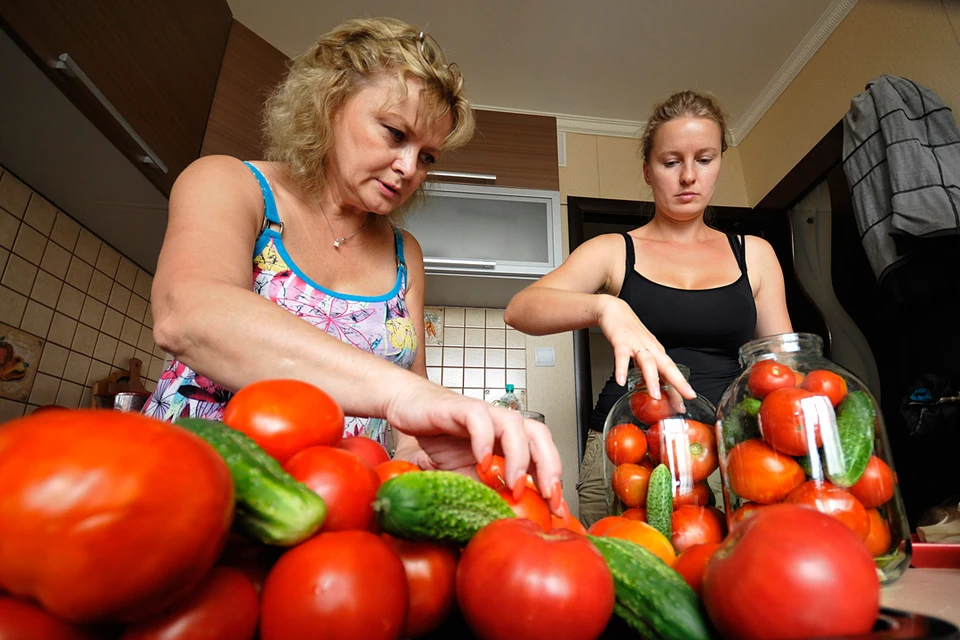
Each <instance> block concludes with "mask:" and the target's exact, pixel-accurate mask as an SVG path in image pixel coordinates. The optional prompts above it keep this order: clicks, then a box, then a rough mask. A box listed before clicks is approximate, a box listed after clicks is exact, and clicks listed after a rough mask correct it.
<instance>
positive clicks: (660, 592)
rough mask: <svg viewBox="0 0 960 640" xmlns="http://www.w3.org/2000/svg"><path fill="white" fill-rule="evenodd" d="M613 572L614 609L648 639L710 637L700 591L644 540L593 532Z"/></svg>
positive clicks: (677, 639) (679, 639)
mask: <svg viewBox="0 0 960 640" xmlns="http://www.w3.org/2000/svg"><path fill="white" fill-rule="evenodd" d="M587 538H588V539H589V540H590V542H592V543H593V546H595V547H596V548H597V549H598V550H599V551H600V553H601V554H602V555H603V559H604V560H606V561H607V567H608V568H609V569H610V573H611V574H612V575H613V585H614V591H615V592H616V602H615V603H614V605H613V611H614V613H616V614H617V615H618V616H619V617H620V618H622V619H623V620H624V622H626V623H627V624H628V625H630V627H632V628H633V629H634V630H636V631H637V632H639V633H640V634H641V635H642V636H643V637H645V638H661V639H663V640H707V639H708V638H710V631H709V627H708V625H707V621H706V620H705V618H704V616H703V613H702V612H701V609H700V601H699V598H697V594H696V593H695V592H694V591H693V589H691V588H690V586H689V585H688V584H687V583H686V582H685V581H684V579H683V578H682V577H680V574H679V573H677V572H676V571H674V570H673V569H672V568H670V567H669V566H667V564H666V563H665V562H664V561H663V560H661V559H660V558H658V557H657V556H655V555H653V554H652V553H650V552H649V551H647V550H646V549H644V548H643V547H641V546H640V545H638V544H636V543H633V542H630V541H629V540H621V539H619V538H601V537H597V536H591V535H588V536H587Z"/></svg>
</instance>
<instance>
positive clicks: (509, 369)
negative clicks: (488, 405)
mask: <svg viewBox="0 0 960 640" xmlns="http://www.w3.org/2000/svg"><path fill="white" fill-rule="evenodd" d="M424 311H425V313H427V314H430V313H435V314H438V315H440V316H441V318H442V323H443V333H442V336H441V341H442V343H443V344H442V345H434V344H429V343H428V344H427V346H426V359H427V377H429V378H430V379H431V380H433V381H434V382H436V383H438V384H442V385H443V386H445V387H447V388H449V389H453V390H454V391H456V392H458V393H462V394H464V395H466V396H469V397H471V398H479V399H481V400H487V401H492V400H496V399H497V398H500V397H501V396H502V395H503V394H504V387H505V385H507V384H512V385H513V386H514V392H515V393H517V395H518V396H520V398H521V400H524V399H525V397H526V390H527V370H526V367H527V352H526V336H525V335H524V334H522V333H520V332H519V331H516V330H514V329H511V328H509V327H507V326H506V325H505V324H504V322H503V309H469V308H462V307H444V308H427V309H425V310H424ZM485 391H486V392H487V393H486V394H485V393H484V392H485ZM525 408H526V406H525Z"/></svg>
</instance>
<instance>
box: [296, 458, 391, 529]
mask: <svg viewBox="0 0 960 640" xmlns="http://www.w3.org/2000/svg"><path fill="white" fill-rule="evenodd" d="M283 468H284V469H285V470H286V472H287V473H289V474H290V475H291V476H293V477H294V478H295V479H296V480H299V481H300V482H302V483H303V484H305V485H307V486H308V487H310V488H311V489H313V490H314V491H316V492H317V493H318V494H319V495H320V497H321V498H323V501H324V502H325V503H326V505H327V517H326V518H325V519H324V521H323V526H322V527H320V530H321V531H346V530H348V529H366V530H369V531H373V530H375V528H376V519H375V515H374V512H373V501H374V500H376V499H377V489H379V488H380V477H379V476H378V475H377V472H376V471H374V470H373V469H371V468H370V465H368V464H367V463H366V462H364V461H363V460H362V459H361V458H360V456H358V455H357V454H355V453H351V452H349V451H344V450H343V449H337V448H336V447H310V448H309V449H304V450H303V451H301V452H300V453H298V454H296V455H295V456H293V457H292V458H290V459H289V460H288V461H287V463H286V464H285V465H283Z"/></svg>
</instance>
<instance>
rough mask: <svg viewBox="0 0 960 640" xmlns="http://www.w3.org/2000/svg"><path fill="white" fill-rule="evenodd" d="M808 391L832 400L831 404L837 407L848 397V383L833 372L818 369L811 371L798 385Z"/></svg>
mask: <svg viewBox="0 0 960 640" xmlns="http://www.w3.org/2000/svg"><path fill="white" fill-rule="evenodd" d="M798 386H800V387H801V388H803V389H806V390H807V391H810V392H812V393H815V394H817V395H821V396H827V397H828V398H830V404H832V405H833V406H837V405H838V404H840V401H841V400H843V398H844V396H846V395H847V381H846V380H844V379H843V378H842V377H841V376H838V375H837V374H835V373H834V372H833V371H826V370H824V369H818V370H816V371H811V372H810V373H808V374H807V375H806V377H805V378H804V379H803V383H802V384H801V385H798Z"/></svg>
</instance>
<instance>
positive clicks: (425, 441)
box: [145, 18, 561, 510]
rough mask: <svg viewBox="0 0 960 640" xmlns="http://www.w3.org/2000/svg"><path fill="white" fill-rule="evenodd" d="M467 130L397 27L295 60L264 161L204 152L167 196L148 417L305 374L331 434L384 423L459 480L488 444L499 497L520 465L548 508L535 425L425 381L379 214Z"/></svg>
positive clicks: (346, 35) (416, 295)
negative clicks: (326, 408)
mask: <svg viewBox="0 0 960 640" xmlns="http://www.w3.org/2000/svg"><path fill="white" fill-rule="evenodd" d="M473 127H474V123H473V116H472V112H471V110H470V107H469V104H468V102H467V100H466V99H465V98H464V96H463V78H462V76H461V75H460V72H459V70H458V69H457V67H456V66H455V65H449V64H447V62H446V60H445V57H444V54H443V52H442V51H441V50H440V48H439V46H438V45H437V44H436V42H435V41H434V40H433V39H432V38H430V37H429V36H425V35H424V34H423V33H421V32H420V31H418V30H417V29H415V28H414V27H412V26H410V25H408V24H406V23H403V22H401V21H399V20H393V19H389V18H378V19H369V20H350V21H348V22H345V23H344V24H342V25H341V26H339V27H337V28H336V29H334V30H333V31H331V32H330V33H328V34H326V35H325V36H323V37H322V38H321V39H320V41H319V42H317V43H316V44H315V45H314V46H313V47H312V48H311V49H310V50H308V51H307V52H306V53H304V54H303V55H301V56H299V57H298V58H296V59H295V60H293V62H292V65H291V68H290V71H289V73H288V75H287V76H286V78H285V80H284V81H283V83H282V84H281V85H280V87H279V88H278V89H277V91H276V92H275V94H274V95H273V96H272V97H271V98H270V100H269V101H268V104H267V108H266V118H265V134H266V138H267V141H268V147H269V150H268V153H267V157H268V160H267V161H265V162H240V161H239V160H236V159H233V158H229V157H222V156H211V157H207V158H202V159H200V160H197V161H196V162H194V163H193V164H192V165H191V166H189V167H188V168H187V169H186V170H185V171H184V172H183V174H182V175H181V176H180V177H179V178H178V180H177V182H176V184H175V185H174V189H173V191H172V193H171V196H170V217H169V223H168V227H167V233H166V237H165V238H164V244H163V249H162V251H161V255H160V261H159V265H158V269H157V274H156V278H155V280H154V288H153V313H154V317H155V330H154V333H155V337H156V340H157V343H158V344H159V345H160V346H161V347H162V348H163V349H165V350H166V351H168V352H170V353H172V354H173V355H174V356H175V357H176V361H175V362H174V363H173V364H172V365H171V366H170V367H169V368H168V369H167V371H165V372H164V374H163V375H162V376H161V380H160V383H159V384H158V388H157V390H156V391H155V392H154V394H153V396H152V397H151V399H150V401H149V402H148V404H147V406H146V408H145V412H146V413H147V414H150V415H153V416H156V417H159V418H162V419H175V418H178V417H180V416H182V415H190V416H200V417H209V418H217V417H219V416H220V415H221V414H222V411H223V407H224V405H225V403H226V401H227V400H228V399H229V398H230V396H231V394H232V392H233V391H235V390H237V389H239V388H241V387H243V386H245V385H247V384H249V383H251V382H254V381H257V380H263V379H270V378H286V379H298V380H303V381H306V382H309V383H312V384H315V385H316V386H318V387H321V388H322V389H324V390H325V391H327V392H328V393H329V394H330V395H331V396H332V397H333V398H334V399H336V400H337V401H338V402H339V403H340V404H341V405H342V406H343V409H344V411H345V413H346V414H347V415H348V416H351V417H348V418H347V421H346V424H345V435H359V434H363V435H367V436H370V437H372V438H375V439H377V440H379V441H381V442H384V441H385V435H386V434H385V426H386V424H385V422H386V421H389V423H390V425H392V426H393V428H394V429H396V430H397V431H398V432H399V433H400V434H408V435H407V436H403V435H399V436H398V446H397V452H396V456H397V457H399V458H403V459H407V460H411V461H413V462H415V463H417V464H419V465H420V466H421V467H424V468H436V467H442V468H448V469H458V468H459V469H464V470H467V469H470V468H472V466H473V465H475V464H476V461H477V460H480V461H481V462H487V461H488V460H489V458H490V456H491V454H492V453H493V451H494V446H495V444H497V443H499V445H500V447H501V448H502V450H503V452H504V454H505V458H506V460H507V480H508V482H510V484H511V486H516V487H521V488H522V485H523V482H524V478H525V474H526V472H527V470H528V468H531V469H533V470H534V472H535V473H536V474H537V479H538V482H539V484H540V487H541V488H542V490H543V493H544V496H545V497H547V498H549V499H550V501H551V505H552V506H553V508H554V509H555V510H559V509H560V508H561V507H560V504H561V491H560V484H559V478H560V460H559V454H558V453H557V450H556V447H555V446H554V444H553V441H552V438H551V436H550V433H549V431H547V430H546V429H545V428H544V427H543V425H540V424H539V423H537V422H534V421H531V420H524V419H523V418H522V417H521V416H520V414H518V413H516V412H509V411H505V410H499V409H497V408H495V407H491V406H489V405H487V404H485V403H483V402H481V401H479V400H472V399H468V398H465V397H463V396H460V395H458V394H455V393H453V392H450V391H448V390H446V389H444V388H442V387H439V386H437V385H434V384H432V383H430V382H429V381H428V380H427V379H426V378H425V372H426V368H425V360H424V351H423V349H421V348H419V341H420V340H421V339H422V337H423V296H424V291H423V287H424V271H423V259H422V254H421V250H420V246H419V244H418V243H417V241H416V239H414V238H413V236H411V235H410V234H409V233H407V232H405V231H401V230H400V229H398V228H397V227H396V226H394V221H395V219H396V217H397V216H398V215H400V214H402V212H403V211H404V210H405V209H406V208H407V207H408V206H409V204H410V202H411V199H412V197H413V196H414V195H415V194H416V193H417V191H418V189H419V188H420V185H421V183H422V182H423V180H424V178H426V175H427V171H428V169H429V168H430V166H431V165H432V164H433V163H434V162H435V161H436V159H437V158H438V157H439V155H440V154H441V153H442V152H444V151H446V150H449V149H454V148H456V147H459V146H461V145H463V144H465V143H466V142H467V141H468V140H469V139H470V138H471V136H472V135H473ZM251 270H252V279H251ZM251 280H252V287H251ZM418 374H419V375H418ZM409 436H414V437H409Z"/></svg>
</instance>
